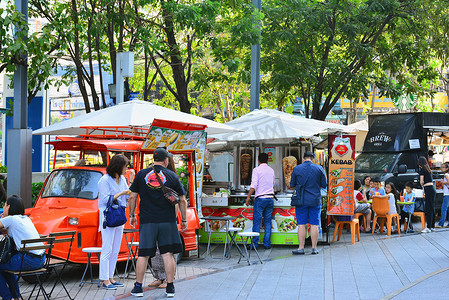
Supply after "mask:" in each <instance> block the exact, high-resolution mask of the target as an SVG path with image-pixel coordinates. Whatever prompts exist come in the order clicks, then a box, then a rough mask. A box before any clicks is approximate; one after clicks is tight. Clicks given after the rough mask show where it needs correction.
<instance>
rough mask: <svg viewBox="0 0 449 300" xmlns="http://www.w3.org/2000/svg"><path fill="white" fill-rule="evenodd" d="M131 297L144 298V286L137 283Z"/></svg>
mask: <svg viewBox="0 0 449 300" xmlns="http://www.w3.org/2000/svg"><path fill="white" fill-rule="evenodd" d="M131 295H133V296H134V297H143V289H142V285H141V286H137V285H136V283H134V287H133V289H132V290H131Z"/></svg>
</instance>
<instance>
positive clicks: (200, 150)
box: [195, 131, 207, 218]
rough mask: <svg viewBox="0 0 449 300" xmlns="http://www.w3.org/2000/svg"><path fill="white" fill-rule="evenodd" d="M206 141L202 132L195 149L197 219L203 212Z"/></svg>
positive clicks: (205, 135) (204, 133)
mask: <svg viewBox="0 0 449 300" xmlns="http://www.w3.org/2000/svg"><path fill="white" fill-rule="evenodd" d="M206 140H207V134H206V132H204V131H203V132H202V134H201V137H200V139H199V140H198V143H197V144H196V147H195V159H196V160H195V162H196V166H195V170H196V176H195V180H196V182H195V185H196V189H195V198H196V199H195V200H196V207H197V212H198V217H200V218H201V217H202V216H203V211H202V210H201V199H202V196H203V175H204V162H205V161H206V159H205V157H206Z"/></svg>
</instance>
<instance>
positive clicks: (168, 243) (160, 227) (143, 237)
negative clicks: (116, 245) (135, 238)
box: [139, 222, 183, 257]
mask: <svg viewBox="0 0 449 300" xmlns="http://www.w3.org/2000/svg"><path fill="white" fill-rule="evenodd" d="M157 247H159V252H160V253H161V254H164V253H168V252H170V253H181V252H182V250H183V248H182V242H181V237H180V235H179V231H178V225H177V224H176V222H169V223H144V224H142V223H141V224H140V229H139V256H149V257H153V256H155V255H156V248H157Z"/></svg>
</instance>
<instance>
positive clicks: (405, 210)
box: [400, 181, 415, 232]
mask: <svg viewBox="0 0 449 300" xmlns="http://www.w3.org/2000/svg"><path fill="white" fill-rule="evenodd" d="M413 187H414V185H413V182H411V181H409V182H407V183H406V184H405V195H404V202H412V203H413V204H408V205H404V207H402V211H401V220H400V223H401V225H402V224H404V221H405V219H407V223H408V224H409V225H408V227H409V228H408V230H407V232H413V228H412V224H411V222H410V220H408V216H409V215H411V214H413V212H414V211H415V193H413Z"/></svg>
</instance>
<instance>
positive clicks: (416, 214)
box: [404, 211, 426, 230]
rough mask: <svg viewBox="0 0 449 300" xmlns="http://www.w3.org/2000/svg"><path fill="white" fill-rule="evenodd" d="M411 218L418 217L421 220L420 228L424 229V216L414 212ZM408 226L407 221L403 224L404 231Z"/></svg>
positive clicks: (419, 212) (420, 212)
mask: <svg viewBox="0 0 449 300" xmlns="http://www.w3.org/2000/svg"><path fill="white" fill-rule="evenodd" d="M412 216H416V217H419V218H420V219H421V225H422V228H423V229H424V228H426V214H425V213H423V212H422V211H415V212H414V213H413V214H412ZM407 227H408V224H407V221H405V222H404V229H405V230H407Z"/></svg>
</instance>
